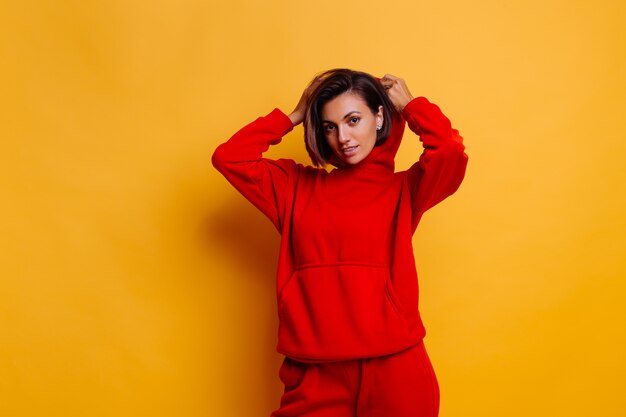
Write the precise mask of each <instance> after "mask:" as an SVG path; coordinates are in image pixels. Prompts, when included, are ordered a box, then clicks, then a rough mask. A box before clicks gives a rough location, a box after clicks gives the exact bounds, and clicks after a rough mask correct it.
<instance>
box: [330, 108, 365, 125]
mask: <svg viewBox="0 0 626 417" xmlns="http://www.w3.org/2000/svg"><path fill="white" fill-rule="evenodd" d="M352 113H358V114H361V112H360V111H358V110H352V111H349V112H348V113H347V114H346V115H345V116H343V117H342V119H345V118H347V117H348V116H350V115H351V114H352ZM322 123H332V122H331V121H330V120H322Z"/></svg>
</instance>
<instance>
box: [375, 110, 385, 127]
mask: <svg viewBox="0 0 626 417" xmlns="http://www.w3.org/2000/svg"><path fill="white" fill-rule="evenodd" d="M384 121H385V115H384V114H383V106H382V105H381V106H378V113H376V126H382V125H383V122H384Z"/></svg>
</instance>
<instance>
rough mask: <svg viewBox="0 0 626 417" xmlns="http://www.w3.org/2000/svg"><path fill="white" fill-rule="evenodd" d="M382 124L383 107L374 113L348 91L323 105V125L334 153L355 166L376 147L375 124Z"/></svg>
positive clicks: (360, 99)
mask: <svg viewBox="0 0 626 417" xmlns="http://www.w3.org/2000/svg"><path fill="white" fill-rule="evenodd" d="M382 124H383V106H379V107H378V112H377V113H376V114H373V113H372V111H371V110H370V109H369V107H367V104H366V103H365V100H363V99H362V98H361V96H359V95H358V94H355V93H352V92H345V93H343V94H341V95H338V96H337V97H335V98H334V99H332V100H330V101H329V102H327V103H326V104H324V106H323V107H322V127H323V129H324V134H325V136H326V141H327V142H328V145H329V146H330V148H331V149H332V151H333V153H334V154H335V155H336V156H337V157H338V158H339V159H341V160H342V161H343V162H345V163H347V164H350V165H355V164H358V163H359V162H361V161H362V160H363V159H365V157H366V156H367V155H369V153H370V152H371V151H372V149H374V145H375V144H376V126H382Z"/></svg>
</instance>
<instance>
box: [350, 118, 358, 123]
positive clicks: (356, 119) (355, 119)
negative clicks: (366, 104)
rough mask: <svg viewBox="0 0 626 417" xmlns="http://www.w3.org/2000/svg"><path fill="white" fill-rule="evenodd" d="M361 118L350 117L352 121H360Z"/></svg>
mask: <svg viewBox="0 0 626 417" xmlns="http://www.w3.org/2000/svg"><path fill="white" fill-rule="evenodd" d="M359 120H360V119H359V118H358V117H352V118H350V121H351V122H352V123H358V121H359Z"/></svg>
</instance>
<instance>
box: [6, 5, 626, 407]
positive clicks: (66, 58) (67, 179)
mask: <svg viewBox="0 0 626 417" xmlns="http://www.w3.org/2000/svg"><path fill="white" fill-rule="evenodd" d="M625 28H626V3H624V2H623V1H607V0H597V1H556V0H541V1H540V0H531V1H515V2H506V1H504V2H503V1H496V0H491V1H486V0H478V1H471V2H470V1H466V2H464V1H458V0H448V1H414V0H403V1H391V2H373V1H367V0H362V1H346V2H338V1H328V0H323V1H318V2H308V1H307V2H305V1H297V2H293V1H271V2H257V1H241V0H234V1H230V2H226V1H222V2H211V1H208V2H207V1H194V0H156V1H139V0H124V1H122V0H110V1H102V0H101V1H95V0H92V1H79V0H71V1H62V2H52V1H42V0H27V1H19V2H17V1H16V2H8V1H5V2H2V5H1V6H0V47H1V49H0V62H1V64H0V80H1V81H0V82H1V84H0V88H1V90H0V143H1V148H0V189H1V194H0V195H1V199H2V200H1V205H0V234H1V236H2V238H1V240H0V261H1V263H0V274H1V279H0V415H2V416H7V417H9V416H64V417H68V416H91V417H96V416H116V417H117V416H151V417H157V416H222V417H229V416H264V415H265V416H269V413H270V411H271V410H273V409H275V408H276V407H277V406H278V400H279V398H280V394H281V393H282V385H281V383H280V381H279V380H278V376H277V371H278V367H279V366H280V362H281V359H282V357H280V356H279V355H278V354H277V353H276V352H275V350H274V348H275V343H276V329H277V317H276V309H275V308H276V307H275V299H274V272H275V262H276V255H277V250H278V235H277V233H276V232H275V231H274V230H273V228H272V226H271V224H270V223H269V221H267V220H266V219H265V218H264V217H263V216H262V215H261V214H260V213H259V212H257V211H256V209H254V207H253V206H252V205H251V204H250V203H248V202H247V201H246V200H244V199H243V198H242V197H241V196H239V195H238V194H237V193H236V191H234V189H232V188H231V187H230V186H229V185H228V184H227V183H226V181H225V180H224V179H223V178H222V177H221V176H220V175H219V174H218V173H217V172H216V171H215V170H213V168H212V167H211V165H210V155H211V153H212V152H213V149H214V148H215V146H217V145H218V144H219V143H221V142H222V141H225V140H226V139H227V138H228V137H229V136H230V135H231V134H232V133H234V132H235V131H236V130H237V129H239V128H240V127H241V126H243V125H244V124H246V123H248V122H249V121H251V120H253V119H254V118H256V117H258V116H260V115H264V114H267V113H268V112H269V111H271V110H272V109H273V108H274V107H279V108H281V109H283V110H284V111H285V112H288V111H290V110H291V109H293V107H294V106H295V104H296V102H297V100H298V98H299V97H300V93H301V91H302V89H303V88H304V86H305V85H306V83H308V81H309V80H310V79H311V78H312V77H313V75H314V74H315V73H317V72H319V71H322V70H325V69H328V68H332V67H349V68H354V69H360V70H364V71H367V72H371V73H373V74H375V75H379V76H380V75H383V74H385V73H390V74H394V75H397V76H400V77H402V78H404V79H405V80H406V81H407V83H408V85H409V87H410V89H411V91H412V93H413V94H414V95H416V96H417V95H423V96H426V97H428V98H429V99H430V100H431V101H433V102H435V103H437V104H438V105H440V107H441V108H442V109H443V111H444V112H445V113H446V114H447V115H448V116H449V117H450V118H451V119H452V121H453V125H454V126H455V127H456V128H458V129H459V130H460V132H461V134H462V135H463V136H464V138H465V144H466V151H467V153H468V155H469V157H470V159H469V165H468V170H467V175H466V178H465V181H464V183H463V184H462V185H461V187H460V189H459V191H458V192H457V193H456V194H455V195H453V196H452V197H451V198H449V199H448V200H445V201H444V202H442V203H441V204H440V205H438V206H437V207H435V208H433V209H432V210H431V211H430V212H428V213H427V214H426V215H425V216H424V218H423V220H422V223H421V225H420V227H419V228H418V231H417V234H416V236H415V239H414V242H415V258H416V261H417V266H418V273H419V276H420V283H421V288H422V304H421V308H422V312H423V316H424V320H425V322H426V326H427V329H428V335H427V338H426V344H427V348H428V350H429V353H430V355H431V359H432V361H433V363H434V366H435V370H436V372H437V375H438V377H439V382H440V385H441V391H442V404H441V416H442V417H452V416H463V417H473V416H476V417H478V416H480V417H485V416H494V417H500V416H507V417H516V416H520V417H521V416H524V417H526V416H534V417H543V416H568V417H570V416H623V415H626V396H624V389H625V387H626V380H625V379H626V378H625V377H624V375H626V357H625V356H626V325H625V319H626V303H625V302H624V296H625V293H626V283H625V280H624V278H625V275H626V250H625V249H626V245H625V243H626V242H625V240H626V236H625V230H626V224H625V223H626V215H625V210H624V209H625V207H624V203H625V200H626V192H625V191H626V190H625V183H626V172H625V166H626V164H625V163H624V157H625V156H626V138H625V134H624V132H625V129H626V117H625V109H626V100H625V99H626V72H625V64H626V59H625V57H626V53H625V51H626V29H625ZM419 152H421V147H419V145H418V142H417V139H416V138H415V136H414V135H413V134H412V133H411V132H407V135H406V137H405V141H404V143H403V147H402V149H401V157H400V159H399V162H398V165H399V167H400V168H406V167H408V166H409V165H410V163H411V162H412V161H414V160H415V159H416V158H417V156H418V153H419ZM270 156H272V157H279V156H280V157H291V158H295V159H297V160H300V161H303V162H305V161H307V158H306V154H305V152H304V147H303V144H302V130H301V127H298V128H296V129H295V130H294V131H293V132H292V133H290V134H289V135H288V136H287V138H286V139H285V142H284V143H283V144H281V145H280V146H277V147H274V148H273V149H272V150H271V153H270Z"/></svg>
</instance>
